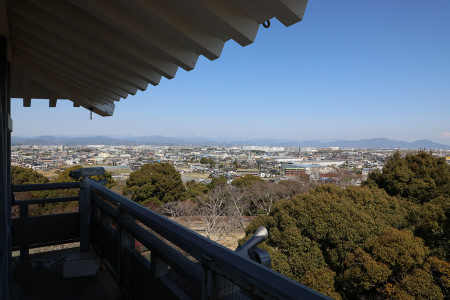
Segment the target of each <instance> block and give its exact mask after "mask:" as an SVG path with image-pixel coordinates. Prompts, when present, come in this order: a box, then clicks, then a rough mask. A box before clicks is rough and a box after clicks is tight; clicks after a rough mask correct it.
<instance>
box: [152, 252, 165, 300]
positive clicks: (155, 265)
mask: <svg viewBox="0 0 450 300" xmlns="http://www.w3.org/2000/svg"><path fill="white" fill-rule="evenodd" d="M150 264H151V269H150V272H151V282H152V283H151V284H152V292H153V296H154V297H155V298H156V297H157V294H156V290H157V283H158V278H160V277H161V276H164V275H166V274H167V271H168V270H169V267H168V265H167V264H166V263H165V262H164V261H163V260H162V259H161V258H160V257H158V255H156V253H155V252H154V251H152V253H151V256H150Z"/></svg>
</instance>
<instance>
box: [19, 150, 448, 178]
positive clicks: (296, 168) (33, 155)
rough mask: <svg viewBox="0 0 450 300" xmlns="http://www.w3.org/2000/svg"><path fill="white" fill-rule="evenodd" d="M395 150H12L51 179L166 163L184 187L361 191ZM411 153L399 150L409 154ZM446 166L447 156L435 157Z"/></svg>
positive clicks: (122, 172)
mask: <svg viewBox="0 0 450 300" xmlns="http://www.w3.org/2000/svg"><path fill="white" fill-rule="evenodd" d="M394 151H395V150H391V149H386V150H367V149H364V150H363V149H340V148H338V147H330V148H304V147H301V148H298V147H268V146H267V147H262V146H241V147H188V146H107V145H83V146H64V145H55V146H32V145H20V146H19V145H15V146H12V152H11V163H12V165H17V166H22V167H26V168H32V169H34V170H38V171H40V172H43V173H44V174H45V175H46V176H48V177H52V176H56V174H57V173H58V172H60V171H62V170H64V169H65V168H68V167H71V166H74V165H83V166H103V167H104V168H105V169H106V170H107V171H109V172H111V174H112V176H113V178H114V179H116V180H125V179H126V178H128V176H129V174H130V173H131V172H133V171H136V170H138V169H139V168H140V167H141V166H142V165H144V164H147V163H154V162H169V163H171V164H173V165H174V167H175V168H176V170H177V171H178V172H180V173H181V176H182V179H183V181H191V180H194V181H196V182H204V183H209V182H210V181H211V178H214V177H220V176H224V177H226V178H228V179H229V180H230V181H231V180H232V179H233V178H236V177H240V176H243V175H254V176H259V177H261V178H263V179H264V180H267V181H275V182H276V181H279V180H289V179H290V180H292V179H300V178H301V179H302V180H305V179H306V180H309V181H311V182H314V183H325V182H331V183H337V184H339V185H342V186H347V185H360V184H361V182H362V181H363V180H365V179H366V178H367V175H368V173H369V172H370V171H372V170H374V169H380V170H381V169H382V168H383V165H384V162H385V161H386V159H387V158H388V157H390V156H391V155H392V154H393V152H394ZM410 152H413V150H402V151H401V153H402V154H403V155H404V154H407V153H410ZM433 154H434V155H436V156H440V157H446V158H447V162H449V161H450V151H436V152H434V153H433Z"/></svg>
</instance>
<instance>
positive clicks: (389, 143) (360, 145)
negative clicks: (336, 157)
mask: <svg viewBox="0 0 450 300" xmlns="http://www.w3.org/2000/svg"><path fill="white" fill-rule="evenodd" d="M12 144H13V145H41V146H42V145H67V146H73V145H158V146H162V145H166V146H175V145H180V146H245V145H256V146H283V147H287V146H291V147H317V148H328V147H340V148H357V149H397V148H399V149H446V150H449V149H450V146H449V145H444V144H439V143H435V142H432V141H430V140H418V141H414V142H405V141H396V140H390V139H386V138H375V139H364V140H358V141H350V140H338V141H333V142H320V141H302V142H300V141H293V140H286V139H248V140H233V139H224V138H207V137H166V136H160V135H155V136H139V137H123V138H112V137H108V136H94V137H62V136H49V135H43V136H38V137H19V136H13V137H12Z"/></svg>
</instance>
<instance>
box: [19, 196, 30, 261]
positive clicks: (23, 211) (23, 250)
mask: <svg viewBox="0 0 450 300" xmlns="http://www.w3.org/2000/svg"><path fill="white" fill-rule="evenodd" d="M19 209H20V212H19V216H20V260H22V261H23V260H27V259H28V258H29V255H30V249H29V248H28V245H27V243H26V241H25V230H26V229H25V227H26V222H27V220H28V204H26V203H24V204H20V205H19Z"/></svg>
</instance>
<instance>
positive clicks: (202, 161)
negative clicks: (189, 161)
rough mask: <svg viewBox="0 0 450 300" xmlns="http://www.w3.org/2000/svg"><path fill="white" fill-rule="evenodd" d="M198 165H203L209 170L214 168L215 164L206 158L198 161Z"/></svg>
mask: <svg viewBox="0 0 450 300" xmlns="http://www.w3.org/2000/svg"><path fill="white" fill-rule="evenodd" d="M200 163H201V164H204V165H209V166H210V167H211V168H214V166H215V165H216V162H215V161H214V160H213V159H212V158H206V157H202V158H201V159H200Z"/></svg>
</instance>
